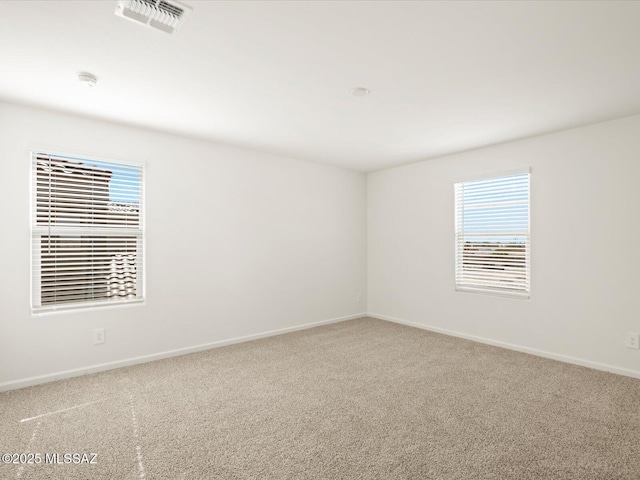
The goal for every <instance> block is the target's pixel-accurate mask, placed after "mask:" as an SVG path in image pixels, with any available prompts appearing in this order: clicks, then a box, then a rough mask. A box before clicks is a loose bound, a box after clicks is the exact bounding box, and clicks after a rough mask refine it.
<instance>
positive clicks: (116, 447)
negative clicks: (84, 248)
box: [0, 318, 640, 480]
mask: <svg viewBox="0 0 640 480" xmlns="http://www.w3.org/2000/svg"><path fill="white" fill-rule="evenodd" d="M6 452H10V453H11V452H16V453H19V452H34V453H35V452H37V453H41V454H42V462H41V463H40V464H31V465H24V466H19V465H13V464H9V465H6V464H0V478H2V479H13V478H24V479H83V480H87V479H109V480H120V479H123V480H126V479H140V478H146V479H171V480H174V479H291V480H302V479H381V480H382V479H384V480H392V479H519V480H520V479H522V480H526V479H580V480H587V479H603V480H614V479H633V480H637V479H640V381H639V380H635V379H632V378H626V377H622V376H618V375H613V374H609V373H605V372H599V371H595V370H590V369H587V368H582V367H578V366H574V365H568V364H564V363H559V362H555V361H552V360H546V359H543V358H539V357H534V356H530V355H526V354H522V353H517V352H513V351H509V350H504V349H500V348H496V347H490V346H486V345H482V344H478V343H474V342H470V341H466V340H461V339H457V338H453V337H448V336H445V335H439V334H435V333H431V332H427V331H423V330H418V329H414V328H410V327H405V326H401V325H396V324H393V323H388V322H383V321H379V320H373V319H367V318H364V319H358V320H351V321H347V322H343V323H338V324H333V325H328V326H323V327H318V328H314V329H310V330H305V331H301V332H296V333H291V334H287V335H281V336H278V337H271V338H267V339H262V340H257V341H253V342H247V343H243V344H238V345H232V346H228V347H223V348H217V349H213V350H209V351H206V352H201V353H196V354H191V355H185V356H182V357H177V358H172V359H167V360H161V361H157V362H152V363H148V364H144V365H137V366H133V367H127V368H122V369H118V370H112V371H109V372H103V373H99V374H94V375H88V376H84V377H78V378H74V379H69V380H64V381H59V382H55V383H50V384H46V385H41V386H37V387H31V388H26V389H22V390H17V391H13V392H7V393H3V394H0V453H6ZM47 453H58V454H60V457H59V458H58V459H57V463H55V464H45V457H44V455H45V454H47ZM64 453H80V454H82V453H96V454H97V457H96V459H95V462H96V463H95V464H86V463H80V464H74V463H70V464H65V463H64V461H65V460H64V457H63V454H64ZM51 458H52V457H50V458H49V460H50V461H51ZM53 458H55V457H53ZM76 458H77V457H76ZM86 460H90V458H87V459H86ZM72 461H73V460H72Z"/></svg>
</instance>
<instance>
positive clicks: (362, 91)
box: [351, 87, 371, 97]
mask: <svg viewBox="0 0 640 480" xmlns="http://www.w3.org/2000/svg"><path fill="white" fill-rule="evenodd" d="M370 93H371V90H369V89H368V88H364V87H355V88H354V89H353V90H351V95H353V96H354V97H364V96H365V95H369V94H370Z"/></svg>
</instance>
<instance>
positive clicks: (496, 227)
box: [455, 173, 530, 298]
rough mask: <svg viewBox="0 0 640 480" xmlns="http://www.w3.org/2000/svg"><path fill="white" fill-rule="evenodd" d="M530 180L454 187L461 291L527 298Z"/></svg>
mask: <svg viewBox="0 0 640 480" xmlns="http://www.w3.org/2000/svg"><path fill="white" fill-rule="evenodd" d="M529 175H530V174H529V173H521V174H517V175H508V176H502V177H497V178H489V179H484V180H475V181H470V182H461V183H456V184H455V215H456V219H455V220H456V289H457V290H467V291H482V292H493V293H502V294H507V295H513V296H521V297H527V298H528V296H529V257H530V245H529Z"/></svg>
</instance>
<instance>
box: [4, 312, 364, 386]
mask: <svg viewBox="0 0 640 480" xmlns="http://www.w3.org/2000/svg"><path fill="white" fill-rule="evenodd" d="M365 316H367V314H366V313H358V314H355V315H347V316H344V317H337V318H331V319H329V320H320V321H318V322H311V323H305V324H303V325H296V326H294V327H287V328H279V329H276V330H269V331H267V332H262V333H256V334H253V335H245V336H243V337H235V338H229V339H227V340H220V341H217V342H211V343H203V344H201V345H195V346H192V347H185V348H177V349H175V350H167V351H164V352H159V353H153V354H150V355H142V356H140V357H133V358H127V359H125V360H117V361H115V362H108V363H101V364H98V365H91V366H88V367H82V368H75V369H72V370H64V371H62V372H55V373H48V374H46V375H38V376H36V377H29V378H23V379H20V380H13V381H10V382H4V383H0V392H6V391H9V390H17V389H18V388H24V387H31V386H33V385H40V384H42V383H48V382H53V381H55V380H62V379H64V378H71V377H79V376H81V375H87V374H89V373H97V372H103V371H105V370H112V369H114V368H120V367H128V366H130V365H137V364H139V363H147V362H153V361H154V360H161V359H163V358H169V357H177V356H180V355H186V354H188V353H194V352H201V351H203V350H210V349H212V348H218V347H224V346H225V345H233V344H234V343H241V342H249V341H251V340H258V339H260V338H266V337H273V336H275V335H282V334H284V333H290V332H295V331H298V330H306V329H308V328H313V327H319V326H321V325H327V324H330V323H337V322H344V321H346V320H353V319H355V318H362V317H365Z"/></svg>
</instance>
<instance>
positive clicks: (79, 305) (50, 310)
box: [27, 146, 147, 317]
mask: <svg viewBox="0 0 640 480" xmlns="http://www.w3.org/2000/svg"><path fill="white" fill-rule="evenodd" d="M27 152H28V159H29V163H28V165H29V199H30V202H29V242H30V243H29V247H30V248H29V267H30V270H29V307H30V308H29V310H30V313H31V317H40V316H43V315H52V314H60V313H67V312H74V311H87V310H95V309H109V308H122V307H127V306H141V305H146V302H147V281H146V266H147V260H146V253H147V245H146V244H147V240H146V238H147V235H146V183H147V182H146V169H147V164H146V162H141V161H137V160H131V159H122V158H116V157H105V156H103V155H99V154H95V153H78V152H77V151H76V152H69V151H66V150H59V149H57V148H47V147H45V148H42V147H40V146H30V147H28V148H27ZM37 155H48V156H51V157H64V158H68V159H75V160H79V161H82V160H87V161H95V162H108V163H120V164H124V165H130V166H133V167H139V168H140V170H141V172H142V181H141V182H140V185H139V200H140V204H141V205H142V209H141V212H140V215H139V222H140V228H139V231H140V237H139V239H138V241H139V245H140V248H141V251H142V262H141V264H140V266H139V273H138V275H139V276H140V280H139V282H138V288H139V290H140V296H139V297H137V298H133V299H123V300H112V301H107V302H95V301H93V302H74V303H71V304H59V305H55V304H54V305H49V306H36V305H35V302H34V299H35V294H36V292H35V288H36V284H37V285H40V282H39V281H38V282H36V281H35V278H34V277H35V267H36V263H35V258H34V257H35V255H34V245H33V242H34V235H35V234H36V233H37V230H38V227H37V226H36V225H35V222H34V217H33V215H34V212H35V208H36V205H37V191H36V188H35V183H34V175H35V173H34V159H35V157H36V156H37ZM96 233H100V231H99V228H96ZM38 272H39V270H38Z"/></svg>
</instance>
